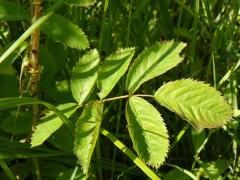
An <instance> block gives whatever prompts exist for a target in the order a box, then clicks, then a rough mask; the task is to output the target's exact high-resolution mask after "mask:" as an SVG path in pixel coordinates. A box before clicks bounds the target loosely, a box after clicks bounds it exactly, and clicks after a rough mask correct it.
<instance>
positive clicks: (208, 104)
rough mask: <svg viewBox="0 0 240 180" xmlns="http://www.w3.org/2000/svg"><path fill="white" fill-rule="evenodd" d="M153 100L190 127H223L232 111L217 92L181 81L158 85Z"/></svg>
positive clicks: (189, 80) (204, 86) (205, 86)
mask: <svg viewBox="0 0 240 180" xmlns="http://www.w3.org/2000/svg"><path fill="white" fill-rule="evenodd" d="M154 98H155V99H156V100H157V101H158V102H159V104H161V105H162V106H164V107H166V108H167V109H169V110H170V111H173V112H175V113H177V114H179V115H180V116H181V117H183V119H185V120H187V121H188V122H189V123H190V124H192V125H193V126H196V127H199V128H216V127H219V126H223V125H224V124H226V123H227V122H228V121H229V120H230V118H231V116H232V109H231V107H230V106H229V105H228V104H227V103H226V102H225V101H224V98H223V97H222V96H221V95H220V93H219V92H218V91H216V90H215V89H214V88H212V87H210V86H209V85H208V84H204V83H203V82H198V81H195V80H192V79H182V80H178V81H173V82H169V83H167V84H164V85H163V86H161V87H160V88H159V89H158V90H157V92H156V93H155V95H154Z"/></svg>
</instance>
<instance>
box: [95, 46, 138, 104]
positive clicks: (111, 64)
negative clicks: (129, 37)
mask: <svg viewBox="0 0 240 180" xmlns="http://www.w3.org/2000/svg"><path fill="white" fill-rule="evenodd" d="M134 52H135V49H134V48H126V49H118V50H117V51H116V52H115V53H114V54H112V55H111V56H109V57H107V58H106V59H105V61H104V62H103V64H102V66H101V68H100V71H99V77H98V87H99V89H100V90H101V92H100V93H99V94H98V95H99V97H100V98H101V99H103V98H104V97H106V96H107V95H108V94H109V92H110V91H111V90H112V89H113V87H114V86H115V84H116V83H117V82H118V80H119V79H120V78H121V77H122V76H123V75H124V74H125V72H126V71H127V69H128V66H129V63H130V61H131V59H132V57H133V55H134Z"/></svg>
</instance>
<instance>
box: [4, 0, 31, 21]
mask: <svg viewBox="0 0 240 180" xmlns="http://www.w3.org/2000/svg"><path fill="white" fill-rule="evenodd" d="M26 18H29V14H28V12H27V11H26V10H25V9H24V8H22V7H21V6H19V5H18V4H16V3H12V2H8V1H2V0H0V19H1V20H6V21H18V20H23V19H26Z"/></svg>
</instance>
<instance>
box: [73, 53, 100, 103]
mask: <svg viewBox="0 0 240 180" xmlns="http://www.w3.org/2000/svg"><path fill="white" fill-rule="evenodd" d="M99 61H100V60H99V56H98V52H97V50H96V49H94V50H92V51H90V52H89V53H87V54H86V55H84V56H83V57H82V59H80V60H79V62H78V64H76V65H75V66H74V67H73V73H72V79H71V90H72V94H73V97H74V99H75V100H76V101H77V102H78V103H79V104H82V103H83V102H84V101H85V100H86V99H87V97H88V96H89V95H90V94H91V92H92V90H93V88H94V85H95V82H96V80H97V76H98V70H99Z"/></svg>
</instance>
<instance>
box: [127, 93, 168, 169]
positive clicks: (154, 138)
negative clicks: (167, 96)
mask: <svg viewBox="0 0 240 180" xmlns="http://www.w3.org/2000/svg"><path fill="white" fill-rule="evenodd" d="M126 118H127V122H128V130H129V134H130V137H131V139H132V142H133V147H134V149H135V150H136V152H137V154H138V155H139V157H140V158H141V159H142V160H143V161H145V162H147V163H148V164H149V165H151V166H153V167H156V168H158V167H159V166H160V165H161V164H162V163H163V162H164V160H165V158H166V157H167V152H168V149H169V140H168V132H167V128H166V126H165V123H164V121H163V118H162V117H161V115H160V113H159V112H158V111H157V110H156V109H155V108H154V107H153V106H152V105H151V104H149V103H148V102H147V101H146V100H144V99H142V98H140V97H136V96H133V97H131V98H130V99H129V100H128V102H127V106H126Z"/></svg>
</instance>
